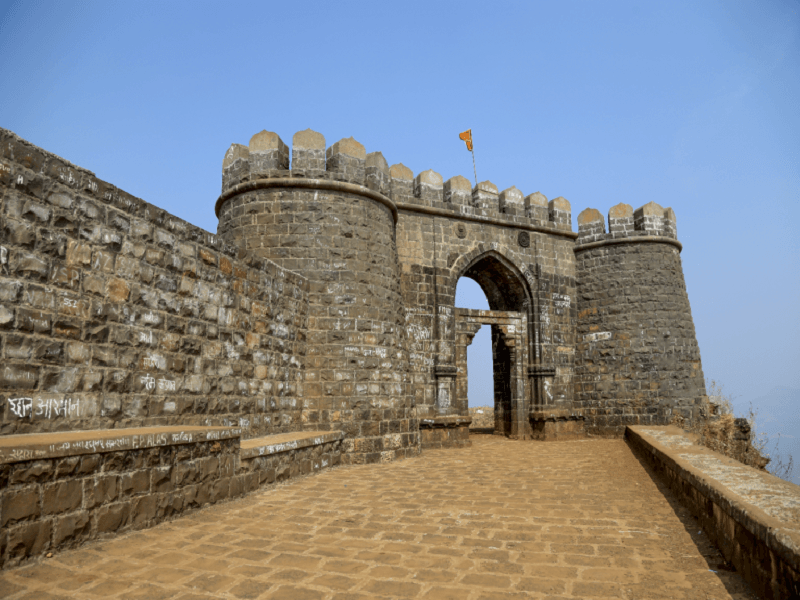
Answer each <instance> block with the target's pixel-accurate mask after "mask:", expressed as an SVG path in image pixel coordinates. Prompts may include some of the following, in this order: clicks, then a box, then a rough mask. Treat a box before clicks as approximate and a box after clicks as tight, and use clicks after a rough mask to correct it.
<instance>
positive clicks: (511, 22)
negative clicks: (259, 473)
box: [0, 0, 800, 430]
mask: <svg viewBox="0 0 800 600" xmlns="http://www.w3.org/2000/svg"><path fill="white" fill-rule="evenodd" d="M0 81H2V94H0V126H2V127H5V128H8V129H11V130H12V131H14V132H16V133H17V134H19V135H20V136H22V137H23V138H25V139H28V140H30V141H31V142H33V143H35V144H37V145H39V146H42V147H43V148H45V149H47V150H50V151H52V152H55V153H57V154H59V155H61V156H63V157H64V158H66V159H68V160H70V161H72V162H74V163H76V164H78V165H80V166H83V167H86V168H88V169H90V170H92V171H94V172H95V173H96V174H97V175H98V176H99V177H101V178H102V179H105V180H107V181H109V182H111V183H113V184H115V185H117V186H119V187H121V188H122V189H124V190H126V191H128V192H130V193H132V194H134V195H136V196H139V197H141V198H144V199H146V200H148V201H149V202H152V203H154V204H156V205H158V206H161V207H163V208H165V209H167V210H169V211H170V212H172V213H173V214H176V215H178V216H180V217H183V218H185V219H187V220H188V221H190V222H192V223H194V224H196V225H199V226H201V227H203V228H205V229H208V230H210V231H215V230H216V218H215V217H214V211H213V207H214V201H215V200H216V198H217V196H218V194H219V191H220V183H221V177H220V169H221V163H222V156H223V154H224V152H225V150H226V149H227V148H228V146H229V145H230V144H231V143H232V142H238V143H243V144H246V143H247V142H248V140H249V139H250V137H251V136H252V135H253V134H254V133H256V132H258V131H261V130H262V129H267V130H271V131H275V132H277V133H278V134H279V135H280V136H281V137H282V138H283V139H284V141H286V142H287V143H289V142H290V141H291V137H292V135H293V134H294V133H295V132H296V131H299V130H301V129H306V128H307V127H311V128H312V129H315V130H317V131H320V132H321V133H323V134H324V135H325V137H326V140H327V142H328V144H329V145H330V144H332V143H334V142H336V141H337V140H339V139H341V138H343V137H349V136H353V137H355V138H356V139H357V140H358V141H360V142H361V143H363V144H364V145H365V146H366V148H367V151H368V152H371V151H374V150H380V151H382V152H383V154H384V156H385V157H386V159H387V160H388V161H389V163H390V164H393V163H397V162H402V163H404V164H405V165H406V166H408V167H409V168H411V169H412V171H414V173H419V172H420V171H423V170H426V169H429V168H432V169H434V170H435V171H438V172H439V173H441V174H442V175H443V176H444V177H445V179H447V178H449V177H452V176H454V175H459V174H460V175H464V176H466V177H468V178H470V179H472V163H471V159H470V156H469V153H468V152H467V151H466V150H465V149H464V145H463V143H462V142H460V141H459V140H458V137H457V134H458V133H459V132H460V131H463V130H464V129H467V128H469V127H471V128H472V130H473V135H474V139H475V157H476V161H477V170H478V178H479V179H480V180H485V179H489V180H491V181H492V182H494V183H495V184H496V185H497V186H498V187H499V188H500V189H501V190H502V189H505V188H507V187H510V186H512V185H515V186H517V187H518V188H519V189H521V190H522V191H523V193H525V194H530V193H532V192H534V191H537V190H538V191H541V192H542V193H543V194H545V195H546V196H547V197H548V198H553V197H556V196H564V197H566V198H567V199H569V200H570V201H571V203H572V207H573V220H574V219H575V217H576V216H577V214H578V213H579V212H580V211H581V210H583V209H584V208H586V207H592V208H597V209H599V210H600V211H601V212H602V213H603V214H607V212H608V209H609V208H610V207H611V206H613V205H614V204H617V203H619V202H626V203H628V204H631V205H633V206H634V208H636V207H638V206H641V205H642V204H645V203H646V202H649V201H651V200H653V201H655V202H658V203H659V204H661V205H662V206H665V207H666V206H671V207H672V208H673V209H674V210H675V213H676V214H677V219H678V236H679V239H680V240H681V241H682V242H683V244H684V252H683V255H682V258H683V263H684V272H685V276H686V283H687V288H688V292H689V298H690V300H691V303H692V310H693V315H694V321H695V326H696V328H697V335H698V340H699V343H700V349H701V353H702V358H703V368H704V371H705V374H706V376H707V377H709V378H713V379H716V380H718V381H721V382H722V383H724V385H725V389H726V390H727V391H728V392H729V393H731V394H733V395H734V396H735V397H736V402H737V404H738V405H739V406H742V407H744V406H746V405H747V403H748V401H749V400H752V399H756V398H759V397H762V396H763V395H764V394H766V393H767V392H769V391H770V390H771V389H773V388H774V387H776V386H783V387H784V388H790V389H798V388H800V317H799V316H798V313H799V312H800V265H799V263H800V260H799V259H798V256H799V254H798V251H800V234H798V227H800V209H799V208H798V206H799V203H798V201H799V200H800V168H799V165H800V3H799V2H797V1H796V0H795V1H789V0H784V1H779V0H763V1H759V2H755V1H753V2H724V3H723V2H713V1H703V2H668V3H654V2H603V3H601V2H491V3H488V2H480V3H479V2H466V1H464V2H419V3H415V2H407V3H388V2H347V1H341V2H335V3H333V2H308V3H304V2H280V3H277V2H272V3H269V2H256V3H245V2H225V3H207V2H165V1H159V2H147V1H144V0H138V1H136V2H125V3H123V2H81V3H75V2H68V1H60V2H36V1H30V0H29V1H26V2H2V0H0ZM467 296H469V294H467ZM461 297H462V296H460V297H459V298H460V301H463V302H464V303H465V304H468V305H472V306H476V307H477V302H478V301H479V300H480V298H478V299H475V298H472V299H470V298H466V299H464V300H461ZM479 335H480V334H479ZM484 340H485V339H484ZM480 346H482V347H483V348H484V349H483V352H486V351H487V350H488V342H486V341H484V342H481V341H480V337H479V338H478V341H476V343H475V344H474V345H473V348H475V350H474V351H473V352H472V354H474V355H476V356H479V354H480V352H481V350H480V348H479V347H480ZM481 362H483V363H484V364H486V361H485V359H483V360H481ZM473 370H474V371H475V374H476V375H477V376H478V378H477V380H476V381H475V382H473V383H471V386H472V389H473V391H475V392H476V393H478V394H480V393H481V392H480V390H481V389H484V390H485V392H484V394H485V396H486V402H487V403H488V402H490V401H491V374H490V373H488V374H487V372H484V373H483V375H481V374H480V373H479V371H480V369H478V368H477V367H476V368H474V369H473ZM487 377H488V379H487ZM481 378H482V379H481ZM472 402H473V403H484V402H483V401H482V400H481V398H477V399H473V400H472ZM798 414H800V410H798V411H794V412H793V415H794V423H793V424H791V423H790V425H792V426H793V427H795V429H798V430H800V423H798V422H797V420H798V416H797V415H798Z"/></svg>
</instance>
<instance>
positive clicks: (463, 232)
mask: <svg viewBox="0 0 800 600" xmlns="http://www.w3.org/2000/svg"><path fill="white" fill-rule="evenodd" d="M456 235H457V236H458V237H459V238H460V239H462V240H463V239H464V238H465V237H467V226H466V225H464V224H463V223H458V224H457V225H456Z"/></svg>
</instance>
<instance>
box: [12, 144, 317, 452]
mask: <svg viewBox="0 0 800 600" xmlns="http://www.w3.org/2000/svg"><path fill="white" fill-rule="evenodd" d="M0 215H2V227H0V352H2V359H3V361H2V366H1V367H0V434H13V433H33V432H41V431H56V430H58V431H65V430H76V429H102V428H113V427H135V426H142V425H171V424H182V425H210V424H215V425H230V424H235V425H237V426H241V427H242V428H243V431H244V436H245V437H252V436H256V435H264V434H268V433H274V432H280V431H292V430H296V429H302V428H303V427H304V426H305V424H304V423H303V420H302V418H301V413H302V400H301V398H302V396H303V393H302V385H303V383H302V368H303V366H304V363H305V356H306V328H307V325H308V294H309V285H308V281H307V280H306V279H305V278H303V277H301V276H299V275H297V274H294V273H292V272H289V271H287V270H286V269H283V268H280V267H279V266H277V265H275V264H274V263H270V262H269V261H266V260H263V258H259V257H256V256H247V255H245V254H242V253H240V249H239V248H237V247H235V246H232V245H230V244H226V243H224V242H223V240H221V239H220V238H219V237H218V236H216V235H213V234H211V233H208V232H206V231H203V230H202V229H199V228H197V227H194V226H192V225H190V224H188V223H186V222H185V221H183V220H181V219H179V218H176V217H174V216H172V215H170V214H168V213H167V212H165V211H163V210H161V209H159V208H157V207H155V206H152V205H151V204H148V203H146V202H144V201H142V200H139V199H138V198H134V197H133V196H131V195H129V194H127V193H125V192H124V191H122V190H119V189H117V188H115V187H114V186H112V185H110V184H108V183H106V182H104V181H102V180H99V179H98V178H96V177H95V176H94V174H93V173H91V172H90V171H87V170H85V169H81V168H79V167H76V166H75V165H72V164H71V163H69V162H67V161H64V160H63V159H60V158H58V157H57V156H54V155H52V154H49V153H47V152H45V151H43V150H41V149H39V148H37V147H35V146H33V145H31V144H29V143H28V142H25V141H24V140H21V139H20V138H18V137H17V136H15V135H14V134H13V133H11V132H9V131H6V130H0Z"/></svg>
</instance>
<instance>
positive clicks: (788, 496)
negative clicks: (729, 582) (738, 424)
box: [625, 426, 800, 599]
mask: <svg viewBox="0 0 800 600" xmlns="http://www.w3.org/2000/svg"><path fill="white" fill-rule="evenodd" d="M625 439H626V440H627V441H628V443H629V444H630V445H631V447H632V448H633V449H634V450H635V451H636V452H637V453H638V454H639V455H640V456H642V457H643V458H644V460H646V461H647V462H648V463H649V464H650V465H651V466H652V467H653V468H654V469H655V470H656V472H658V474H659V475H660V476H661V477H662V478H663V480H664V482H665V483H666V484H667V485H669V487H670V489H671V490H672V491H673V492H675V494H676V495H677V496H678V497H679V499H680V500H681V501H682V502H683V503H684V504H685V505H686V506H687V507H688V508H689V510H690V511H691V512H692V513H693V514H694V516H695V517H696V518H697V519H698V520H699V521H700V523H701V525H702V527H703V530H704V531H705V532H706V534H707V535H708V536H709V538H710V539H711V540H712V541H713V542H714V543H715V544H716V545H717V547H718V548H719V549H720V551H721V552H722V554H723V556H724V557H725V559H726V560H728V561H730V562H731V563H732V564H733V565H734V567H736V570H737V571H738V572H739V573H740V574H741V575H742V576H743V577H744V578H745V579H746V580H747V581H748V582H749V583H750V584H751V585H752V586H753V589H754V590H755V592H756V593H757V594H759V595H760V596H761V597H762V598H769V599H772V598H800V486H797V485H794V484H792V483H789V482H786V481H783V480H782V479H779V478H777V477H775V476H774V475H770V474H769V473H766V472H763V471H759V470H757V469H754V468H752V467H748V466H745V465H743V464H741V463H739V462H737V461H735V460H733V459H730V458H728V457H726V456H723V455H721V454H718V453H716V452H713V451H711V450H709V449H708V448H705V447H704V446H699V445H696V444H694V442H693V440H692V439H690V438H689V436H688V435H687V434H686V433H685V432H683V431H682V430H681V429H678V428H676V427H645V426H632V427H631V426H629V427H627V429H626V432H625Z"/></svg>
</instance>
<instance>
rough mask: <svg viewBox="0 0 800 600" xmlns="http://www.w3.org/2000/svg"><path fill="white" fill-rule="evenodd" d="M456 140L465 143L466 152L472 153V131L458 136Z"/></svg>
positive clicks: (469, 130) (468, 130)
mask: <svg viewBox="0 0 800 600" xmlns="http://www.w3.org/2000/svg"><path fill="white" fill-rule="evenodd" d="M458 139H460V140H464V141H465V142H466V143H467V150H469V151H470V152H472V129H467V130H466V131H465V132H464V133H459V134H458Z"/></svg>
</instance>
